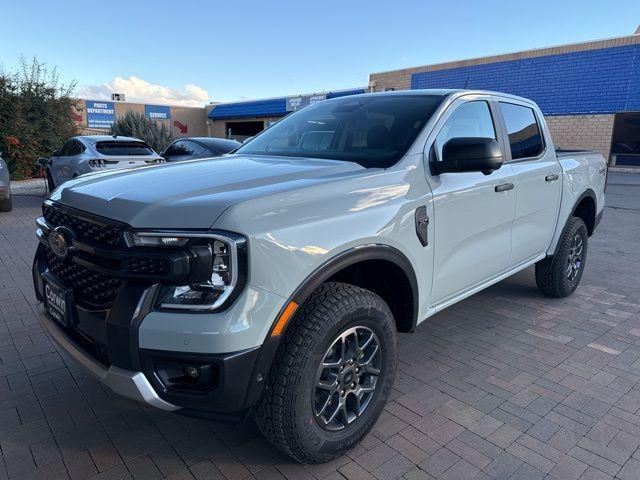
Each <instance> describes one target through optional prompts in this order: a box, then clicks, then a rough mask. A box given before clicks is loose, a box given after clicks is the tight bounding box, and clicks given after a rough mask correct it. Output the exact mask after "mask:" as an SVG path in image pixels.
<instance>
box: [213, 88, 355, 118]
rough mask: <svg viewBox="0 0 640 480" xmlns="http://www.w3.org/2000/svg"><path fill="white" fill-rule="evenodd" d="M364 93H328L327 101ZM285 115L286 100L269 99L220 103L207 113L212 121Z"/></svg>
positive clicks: (351, 91)
mask: <svg viewBox="0 0 640 480" xmlns="http://www.w3.org/2000/svg"><path fill="white" fill-rule="evenodd" d="M359 93H364V89H362V88H358V89H353V90H343V91H339V92H328V93H327V99H329V98H337V97H345V96H347V95H357V94H359ZM287 113H289V112H287V99H286V97H282V98H270V99H268V100H252V101H248V102H235V103H221V104H219V105H216V106H215V107H214V108H213V110H211V111H210V112H209V115H208V117H209V118H211V119H213V120H219V119H226V118H250V117H282V116H284V115H286V114H287Z"/></svg>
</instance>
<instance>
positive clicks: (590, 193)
mask: <svg viewBox="0 0 640 480" xmlns="http://www.w3.org/2000/svg"><path fill="white" fill-rule="evenodd" d="M587 197H590V198H591V199H592V200H593V203H594V205H595V206H596V210H595V213H596V215H597V214H598V198H597V197H596V192H594V191H593V190H592V189H591V188H587V189H586V190H585V191H584V192H582V195H580V196H579V197H578V199H577V200H576V201H575V202H574V203H573V208H572V209H571V215H569V216H570V217H573V214H574V213H576V210H577V209H578V205H580V202H582V200H584V199H585V198H587ZM567 220H568V219H567Z"/></svg>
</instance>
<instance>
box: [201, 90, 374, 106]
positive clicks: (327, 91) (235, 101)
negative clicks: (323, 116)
mask: <svg viewBox="0 0 640 480" xmlns="http://www.w3.org/2000/svg"><path fill="white" fill-rule="evenodd" d="M360 89H362V90H365V91H366V90H367V87H351V88H341V89H338V90H323V91H321V92H311V93H298V94H294V95H278V96H276V97H263V98H252V99H246V100H233V101H230V102H210V103H207V105H206V106H207V107H209V106H217V105H231V104H235V103H249V102H265V101H268V100H282V99H283V98H292V97H304V96H307V95H323V94H326V93H341V92H351V91H353V90H360Z"/></svg>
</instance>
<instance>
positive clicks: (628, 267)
mask: <svg viewBox="0 0 640 480" xmlns="http://www.w3.org/2000/svg"><path fill="white" fill-rule="evenodd" d="M607 195H608V198H607V202H608V206H607V208H606V210H605V214H604V218H603V221H602V223H601V225H600V227H599V229H598V231H597V233H596V235H595V236H594V237H592V239H591V242H590V245H589V247H590V249H589V254H588V262H587V268H586V271H585V274H584V277H583V279H582V283H581V286H580V287H579V289H578V290H577V292H576V293H575V294H574V295H572V296H571V297H569V298H566V299H562V300H553V299H548V298H544V297H542V296H541V295H540V294H539V293H538V291H537V290H536V288H535V283H534V279H533V273H532V270H531V269H529V270H527V271H524V272H521V273H520V274H518V275H516V276H515V277H512V278H510V279H507V280H505V281H503V282H501V283H499V284H498V285H496V286H494V287H492V288H490V289H488V290H486V291H484V292H481V293H480V294H477V295H475V296H473V297H471V298H469V299H467V300H465V301H463V302H461V303H459V304H457V305H455V306H453V307H451V308H449V309H447V310H446V311H444V312H442V313H440V314H438V315H436V316H435V317H432V318H431V319H429V320H428V321H427V322H425V323H423V324H422V325H421V326H420V327H419V328H418V330H417V332H416V333H415V334H413V335H401V337H400V367H399V372H398V376H397V380H396V384H395V390H394V393H393V401H391V402H390V403H389V404H388V405H387V407H386V411H385V412H384V414H383V416H382V417H381V419H380V420H379V422H378V423H377V425H376V426H375V427H374V429H373V431H372V433H370V434H369V435H368V437H366V439H365V440H364V441H363V442H362V443H361V444H360V445H358V446H357V447H356V448H355V449H354V450H352V451H351V452H350V453H349V455H348V456H345V457H343V458H340V459H338V460H336V461H334V462H332V463H330V464H327V465H319V466H302V465H299V464H296V463H294V462H292V461H291V460H289V459H288V458H286V457H284V456H283V455H282V454H281V453H279V452H278V451H277V450H275V448H273V447H271V446H270V445H269V444H268V443H267V442H266V441H265V440H264V439H263V438H262V437H261V436H260V434H259V432H258V431H257V429H256V428H255V427H254V426H253V424H252V423H250V422H249V423H247V424H244V425H241V426H229V425H221V424H217V423H212V422H208V421H203V420H198V419H193V418H187V417H183V416H180V415H177V414H171V413H166V412H161V411H158V410H153V409H151V408H147V407H142V406H140V405H137V404H135V403H133V402H130V401H127V400H123V399H121V398H118V397H116V396H115V395H113V394H111V393H110V392H109V391H107V390H106V389H105V388H103V387H102V386H101V385H99V384H98V383H97V382H96V381H94V380H92V379H91V378H89V377H87V376H86V375H85V374H84V373H83V372H82V371H81V370H79V369H78V367H76V366H75V365H74V364H73V363H72V362H71V361H70V360H69V359H67V358H65V357H64V356H63V355H61V354H60V353H59V352H57V351H56V349H55V347H54V346H53V344H52V343H51V341H50V340H49V339H48V338H47V336H46V335H45V334H44V332H43V330H42V328H41V327H40V325H39V323H38V318H37V316H38V314H37V310H36V301H35V297H34V294H33V287H32V283H31V272H30V267H31V261H32V256H33V252H34V248H35V245H36V240H35V235H34V229H35V227H34V219H35V217H36V216H37V215H38V213H39V211H40V204H41V202H42V197H38V196H16V197H15V199H14V200H15V208H14V210H13V212H11V213H8V214H0V454H1V456H0V479H7V478H9V479H17V478H29V479H35V478H42V479H53V478H73V479H75V478H89V477H93V476H95V478H105V479H107V478H109V479H112V478H140V479H142V478H164V477H168V478H174V479H188V478H197V479H209V478H212V479H217V478H227V479H242V478H251V477H252V476H253V477H255V478H259V479H281V478H287V479H298V478H299V479H314V478H316V479H324V478H326V479H340V478H348V479H367V478H379V479H393V478H400V477H404V478H406V479H416V480H417V479H430V478H447V479H452V480H459V479H464V478H479V479H490V478H495V479H506V478H515V479H537V478H547V477H548V476H549V475H550V477H549V478H558V479H577V478H583V479H594V480H595V479H601V478H602V479H605V478H613V477H617V478H622V479H626V480H630V479H638V478H640V450H639V449H638V447H639V446H640V383H639V382H640V275H639V274H638V268H639V266H640V248H638V247H640V242H639V239H640V175H633V174H621V173H615V174H611V175H610V178H609V186H608V189H607Z"/></svg>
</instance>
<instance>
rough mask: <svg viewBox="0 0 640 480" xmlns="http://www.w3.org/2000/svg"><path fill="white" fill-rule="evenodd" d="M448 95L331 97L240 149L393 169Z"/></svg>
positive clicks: (285, 119) (305, 109)
mask: <svg viewBox="0 0 640 480" xmlns="http://www.w3.org/2000/svg"><path fill="white" fill-rule="evenodd" d="M444 98H445V97H444V96H442V95H409V94H407V95H393V96H391V95H388V96H385V95H373V96H359V95H354V96H350V97H343V98H339V99H334V100H325V101H322V102H318V103H315V104H313V105H310V106H308V107H305V108H303V109H302V110H299V111H297V112H295V113H292V114H291V115H289V116H287V117H285V118H283V119H282V120H280V121H279V122H278V123H277V124H275V125H273V126H272V127H271V128H269V129H268V130H265V131H264V132H263V133H261V134H260V135H259V136H257V137H256V138H254V139H253V140H251V141H250V142H248V143H247V144H245V145H243V146H242V147H240V149H238V151H237V153H239V154H250V155H278V156H287V157H311V158H323V159H329V160H344V161H350V162H355V163H358V164H360V165H362V166H363V167H365V168H388V167H390V166H392V165H394V164H395V163H396V162H397V161H398V160H400V158H402V156H403V155H404V154H405V153H406V151H407V150H408V149H409V147H410V146H411V144H412V143H413V142H414V140H415V139H416V137H417V136H418V134H419V133H420V131H421V130H422V129H423V127H424V126H425V124H426V123H427V121H428V120H429V118H430V117H431V115H432V114H433V112H434V111H435V109H436V108H437V107H438V105H440V103H441V102H442V100H443V99H444Z"/></svg>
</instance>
